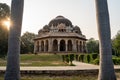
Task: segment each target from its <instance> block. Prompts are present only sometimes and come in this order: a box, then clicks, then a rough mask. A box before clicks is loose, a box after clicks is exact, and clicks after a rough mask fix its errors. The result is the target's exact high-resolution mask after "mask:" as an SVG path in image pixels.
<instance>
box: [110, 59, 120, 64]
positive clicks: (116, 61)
mask: <svg viewBox="0 0 120 80" xmlns="http://www.w3.org/2000/svg"><path fill="white" fill-rule="evenodd" d="M112 60H113V63H114V64H115V65H120V58H112Z"/></svg>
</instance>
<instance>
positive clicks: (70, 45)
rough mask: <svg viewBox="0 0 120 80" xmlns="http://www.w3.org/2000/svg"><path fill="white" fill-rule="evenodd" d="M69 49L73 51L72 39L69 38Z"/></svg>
mask: <svg viewBox="0 0 120 80" xmlns="http://www.w3.org/2000/svg"><path fill="white" fill-rule="evenodd" d="M68 51H72V41H71V40H68Z"/></svg>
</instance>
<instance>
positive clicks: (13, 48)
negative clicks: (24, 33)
mask: <svg viewBox="0 0 120 80" xmlns="http://www.w3.org/2000/svg"><path fill="white" fill-rule="evenodd" d="M23 4H24V0H12V5H11V22H12V25H11V27H10V32H9V40H8V55H7V69H6V73H5V80H20V64H19V62H20V60H19V55H20V35H21V26H22V16H23Z"/></svg>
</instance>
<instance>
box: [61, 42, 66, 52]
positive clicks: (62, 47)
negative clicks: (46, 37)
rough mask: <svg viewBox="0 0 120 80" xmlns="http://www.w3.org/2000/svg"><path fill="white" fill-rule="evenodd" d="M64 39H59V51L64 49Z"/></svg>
mask: <svg viewBox="0 0 120 80" xmlns="http://www.w3.org/2000/svg"><path fill="white" fill-rule="evenodd" d="M65 49H66V48H65V41H64V40H61V41H60V51H65Z"/></svg>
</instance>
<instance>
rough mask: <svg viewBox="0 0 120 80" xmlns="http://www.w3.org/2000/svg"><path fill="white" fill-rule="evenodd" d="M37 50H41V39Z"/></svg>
mask: <svg viewBox="0 0 120 80" xmlns="http://www.w3.org/2000/svg"><path fill="white" fill-rule="evenodd" d="M39 52H41V41H39Z"/></svg>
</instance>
